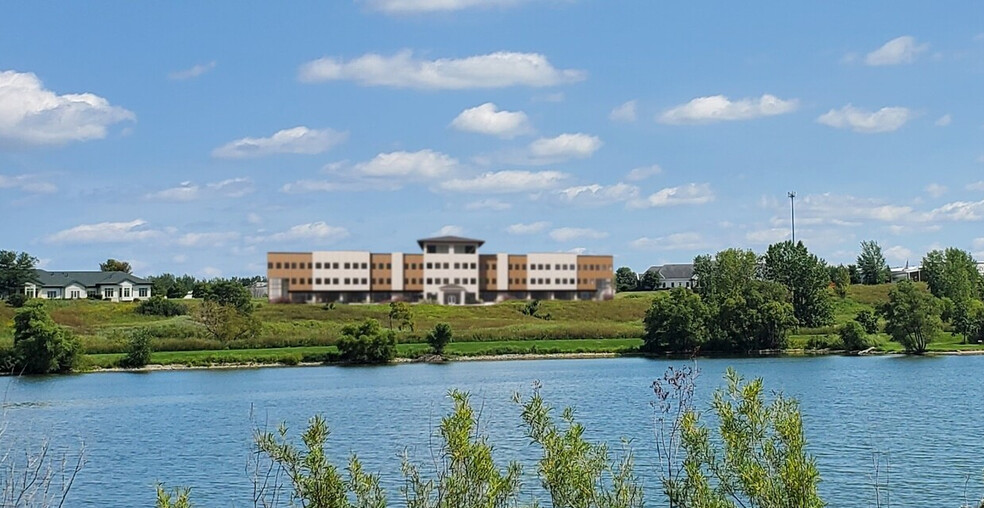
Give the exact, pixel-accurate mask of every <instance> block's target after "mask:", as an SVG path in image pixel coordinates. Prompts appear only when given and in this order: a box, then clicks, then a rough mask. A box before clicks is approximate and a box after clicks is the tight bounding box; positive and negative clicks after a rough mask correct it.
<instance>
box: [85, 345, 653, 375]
mask: <svg viewBox="0 0 984 508" xmlns="http://www.w3.org/2000/svg"><path fill="white" fill-rule="evenodd" d="M640 345H642V340H640V339H583V340H525V341H524V340H514V341H501V342H452V343H451V344H449V345H448V347H447V349H446V350H445V353H446V354H447V355H448V356H484V355H502V354H530V353H540V354H573V353H630V352H633V351H635V350H636V349H637V348H638V347H639V346H640ZM429 351H430V347H429V346H428V345H427V344H421V343H415V344H400V345H398V346H397V356H399V357H401V358H416V357H418V356H420V355H423V354H426V353H428V352H429ZM337 352H338V349H336V348H335V347H334V346H310V347H290V348H263V349H225V350H217V351H209V350H205V351H163V352H155V353H154V354H153V355H151V363H153V364H158V365H188V366H205V365H222V364H247V363H255V364H276V363H284V364H297V363H301V362H321V361H324V360H325V358H326V355H330V354H332V353H337ZM122 357H123V355H122V354H115V353H114V354H90V355H86V359H87V361H88V363H89V365H91V366H93V367H98V368H109V367H113V366H115V365H116V362H117V361H119V359H120V358H122Z"/></svg>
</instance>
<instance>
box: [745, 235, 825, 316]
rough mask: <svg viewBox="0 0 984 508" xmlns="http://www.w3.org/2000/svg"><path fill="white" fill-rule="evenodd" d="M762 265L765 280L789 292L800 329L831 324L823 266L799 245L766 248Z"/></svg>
mask: <svg viewBox="0 0 984 508" xmlns="http://www.w3.org/2000/svg"><path fill="white" fill-rule="evenodd" d="M762 263H763V272H764V273H763V275H764V276H765V279H766V280H771V281H773V282H777V283H779V284H782V285H783V286H785V287H786V289H787V290H788V291H789V293H790V295H791V297H792V304H793V311H794V313H795V315H796V319H797V320H798V321H799V323H800V325H802V326H807V327H811V328H816V327H820V326H826V325H829V324H830V323H831V322H833V320H834V310H833V307H832V305H831V303H830V294H829V293H828V292H827V287H828V286H829V285H830V274H829V273H828V272H827V263H826V262H825V261H823V260H822V259H820V258H818V257H817V256H816V255H814V254H810V252H809V251H808V250H807V248H806V246H805V245H803V242H798V243H797V244H796V245H793V242H789V241H787V242H780V243H776V244H773V245H770V246H769V249H768V251H766V253H765V256H763V257H762Z"/></svg>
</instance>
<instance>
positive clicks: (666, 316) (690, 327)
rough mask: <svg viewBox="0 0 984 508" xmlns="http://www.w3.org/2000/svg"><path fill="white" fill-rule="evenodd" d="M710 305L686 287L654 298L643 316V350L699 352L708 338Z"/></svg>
mask: <svg viewBox="0 0 984 508" xmlns="http://www.w3.org/2000/svg"><path fill="white" fill-rule="evenodd" d="M709 317H710V315H709V313H708V310H707V306H706V305H704V302H702V301H701V298H700V295H698V294H696V293H693V292H692V291H689V290H687V289H685V288H674V289H672V290H670V294H669V296H667V297H663V298H655V299H653V303H652V305H651V306H650V307H649V310H648V311H646V317H645V318H644V319H643V324H644V325H645V329H646V333H645V335H644V336H643V340H644V341H645V342H644V344H643V349H644V350H645V351H649V352H652V353H666V352H672V353H679V352H684V351H697V350H698V349H699V348H700V347H701V346H702V345H703V344H704V342H706V341H707V338H708V331H707V320H708V318H709Z"/></svg>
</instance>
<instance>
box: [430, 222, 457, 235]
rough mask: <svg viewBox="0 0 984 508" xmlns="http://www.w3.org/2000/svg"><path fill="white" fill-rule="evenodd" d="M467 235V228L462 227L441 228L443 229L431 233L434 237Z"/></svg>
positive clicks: (449, 226)
mask: <svg viewBox="0 0 984 508" xmlns="http://www.w3.org/2000/svg"><path fill="white" fill-rule="evenodd" d="M464 233H465V228H463V227H461V226H452V225H448V226H441V229H438V230H437V231H435V232H433V233H431V234H433V235H434V236H461V235H462V234H464Z"/></svg>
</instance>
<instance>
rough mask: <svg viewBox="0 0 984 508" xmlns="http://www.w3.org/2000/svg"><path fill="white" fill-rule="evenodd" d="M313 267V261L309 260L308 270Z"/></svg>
mask: <svg viewBox="0 0 984 508" xmlns="http://www.w3.org/2000/svg"><path fill="white" fill-rule="evenodd" d="M312 268H314V265H312V264H311V262H310V261H309V262H308V270H310V269H312Z"/></svg>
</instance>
